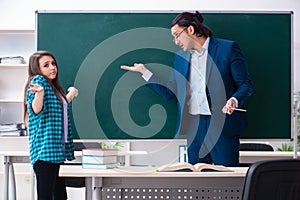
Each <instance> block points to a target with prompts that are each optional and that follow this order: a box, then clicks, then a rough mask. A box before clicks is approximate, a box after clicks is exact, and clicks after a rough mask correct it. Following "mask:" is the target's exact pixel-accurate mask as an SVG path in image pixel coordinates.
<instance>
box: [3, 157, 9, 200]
mask: <svg viewBox="0 0 300 200" xmlns="http://www.w3.org/2000/svg"><path fill="white" fill-rule="evenodd" d="M9 164H10V161H9V156H4V169H3V170H4V174H3V176H4V177H3V180H4V182H3V194H4V200H8V191H9V190H8V189H9V187H8V185H9V179H8V176H9Z"/></svg>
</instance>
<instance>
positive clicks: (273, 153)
mask: <svg viewBox="0 0 300 200" xmlns="http://www.w3.org/2000/svg"><path fill="white" fill-rule="evenodd" d="M125 154H126V153H125ZM141 154H143V152H142V153H141ZM297 154H298V156H300V152H298V153H297ZM0 155H3V156H29V151H0ZM81 155H82V152H81V151H75V156H81ZM293 155H294V152H291V151H287V152H283V151H240V157H243V156H257V157H264V156H268V157H292V156H293Z"/></svg>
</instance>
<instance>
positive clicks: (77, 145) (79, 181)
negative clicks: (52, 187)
mask: <svg viewBox="0 0 300 200" xmlns="http://www.w3.org/2000/svg"><path fill="white" fill-rule="evenodd" d="M85 148H101V145H100V143H99V142H74V150H75V151H81V150H82V149H85ZM81 164H82V163H81V162H75V163H66V165H81ZM65 185H66V186H67V187H85V178H84V177H66V178H65Z"/></svg>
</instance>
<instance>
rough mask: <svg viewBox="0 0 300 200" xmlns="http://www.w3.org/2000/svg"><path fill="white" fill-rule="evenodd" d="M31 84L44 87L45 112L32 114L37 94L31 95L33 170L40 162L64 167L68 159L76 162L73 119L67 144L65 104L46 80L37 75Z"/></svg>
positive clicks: (28, 104)
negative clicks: (65, 140)
mask: <svg viewBox="0 0 300 200" xmlns="http://www.w3.org/2000/svg"><path fill="white" fill-rule="evenodd" d="M31 83H33V84H39V85H40V86H42V87H44V101H43V108H42V111H41V112H40V113H39V114H35V113H34V112H33V110H32V101H33V99H34V96H35V94H34V93H31V92H27V96H26V103H27V108H28V114H29V120H28V132H29V147H30V161H31V164H32V166H33V165H34V164H35V162H36V161H37V160H43V161H48V162H52V163H63V162H64V161H65V159H67V160H73V159H74V144H73V136H72V132H71V126H70V119H69V118H68V138H67V142H66V143H65V142H64V141H63V133H64V126H63V104H62V103H61V102H60V101H59V99H58V98H57V97H56V95H55V93H54V91H53V90H52V88H51V86H50V84H49V83H48V81H47V80H46V78H45V77H43V76H41V75H37V76H36V77H34V78H33V79H32V81H31Z"/></svg>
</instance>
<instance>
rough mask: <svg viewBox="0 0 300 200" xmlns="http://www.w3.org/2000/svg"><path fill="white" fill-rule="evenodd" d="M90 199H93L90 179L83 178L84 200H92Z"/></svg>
mask: <svg viewBox="0 0 300 200" xmlns="http://www.w3.org/2000/svg"><path fill="white" fill-rule="evenodd" d="M92 199H93V184H92V178H91V177H86V178H85V200H92Z"/></svg>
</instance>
